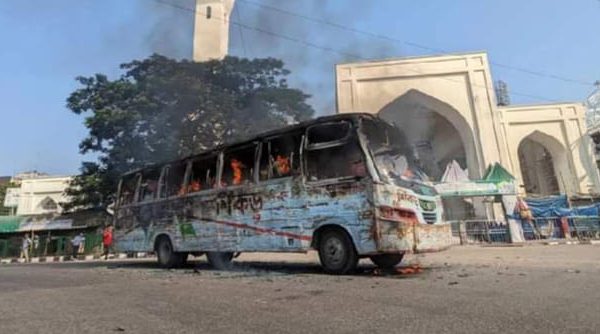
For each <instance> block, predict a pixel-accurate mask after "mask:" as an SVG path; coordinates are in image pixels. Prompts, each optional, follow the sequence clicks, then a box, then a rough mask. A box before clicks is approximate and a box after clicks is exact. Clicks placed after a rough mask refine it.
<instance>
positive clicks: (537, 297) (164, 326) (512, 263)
mask: <svg viewBox="0 0 600 334" xmlns="http://www.w3.org/2000/svg"><path fill="white" fill-rule="evenodd" d="M237 262H238V263H239V265H238V270H236V271H233V272H219V271H214V270H211V269H210V268H209V267H208V266H207V265H206V263H205V261H204V259H203V258H200V259H198V261H195V262H193V263H191V264H190V265H189V266H188V267H186V268H184V269H178V270H162V269H159V268H157V267H156V266H155V265H154V264H153V262H151V261H147V260H142V261H121V262H116V261H108V262H100V261H98V262H86V263H83V262H79V263H49V264H21V265H18V264H13V265H4V266H0V333H78V334H80V333H112V332H124V333H203V332H204V333H288V332H289V333H315V332H321V333H330V332H334V333H335V332H344V333H352V332H360V333H382V332H385V333H446V332H447V333H484V332H488V333H493V332H498V333H516V332H519V333H522V332H529V333H560V332H569V333H578V332H580V333H590V332H599V331H600V315H599V311H600V280H599V279H598V278H599V274H600V246H593V245H565V246H527V247H520V248H482V247H458V248H454V249H451V250H449V251H446V252H443V253H437V254H427V255H422V256H410V257H408V258H407V259H406V261H405V263H412V264H420V265H421V267H422V268H423V272H421V273H417V274H406V275H401V274H384V275H374V273H373V269H374V267H373V266H372V265H370V264H369V263H368V261H364V263H363V262H361V263H362V265H361V270H360V272H359V273H358V274H356V275H353V276H328V275H325V274H323V273H322V272H321V270H320V268H319V266H318V263H317V262H316V255H315V254H312V253H310V254H307V255H279V254H277V255H273V254H251V255H246V254H243V255H242V256H241V257H240V258H238V259H237Z"/></svg>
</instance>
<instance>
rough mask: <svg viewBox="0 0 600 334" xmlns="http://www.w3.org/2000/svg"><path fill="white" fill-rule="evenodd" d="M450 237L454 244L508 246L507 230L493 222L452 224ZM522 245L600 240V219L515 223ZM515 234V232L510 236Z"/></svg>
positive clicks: (536, 220)
mask: <svg viewBox="0 0 600 334" xmlns="http://www.w3.org/2000/svg"><path fill="white" fill-rule="evenodd" d="M451 224H452V235H453V237H454V240H455V242H456V243H460V244H481V243H491V244H494V243H509V242H511V238H510V230H509V226H508V224H507V223H506V222H502V221H493V220H464V221H453V222H451ZM517 224H518V226H519V227H521V231H515V232H517V233H521V232H522V236H523V239H524V240H525V241H536V240H561V239H565V240H566V239H575V240H580V241H585V240H594V239H600V217H568V218H567V217H564V218H561V217H547V218H535V219H533V220H532V221H530V222H527V221H517ZM513 233H514V232H513Z"/></svg>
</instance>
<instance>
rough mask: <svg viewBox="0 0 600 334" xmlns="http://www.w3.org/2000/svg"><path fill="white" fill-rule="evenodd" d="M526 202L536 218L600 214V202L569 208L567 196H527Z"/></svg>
mask: <svg viewBox="0 0 600 334" xmlns="http://www.w3.org/2000/svg"><path fill="white" fill-rule="evenodd" d="M525 202H526V203H527V205H528V206H529V208H530V209H531V213H532V214H533V217H535V218H547V217H573V216H596V217H597V216H599V215H600V203H598V204H593V205H587V206H578V207H574V208H569V202H568V201H567V196H551V197H544V198H526V199H525Z"/></svg>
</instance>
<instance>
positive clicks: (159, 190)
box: [114, 114, 451, 274]
mask: <svg viewBox="0 0 600 334" xmlns="http://www.w3.org/2000/svg"><path fill="white" fill-rule="evenodd" d="M117 198H118V199H117V203H116V208H115V222H114V223H115V228H116V229H115V244H116V247H117V248H118V249H119V250H120V251H122V252H147V251H154V252H156V253H157V255H158V261H159V263H160V264H161V265H163V266H165V267H172V266H177V265H180V264H182V263H183V262H185V260H186V259H187V257H188V254H194V255H200V254H203V253H206V255H207V257H208V260H209V262H211V264H213V265H215V266H217V267H227V265H228V264H229V263H230V261H231V260H232V257H233V254H235V253H239V252H306V251H308V250H311V249H315V250H317V251H318V252H319V257H320V260H321V263H322V265H323V267H324V269H325V271H327V272H329V273H335V274H343V273H347V272H350V271H352V270H353V269H354V268H355V267H356V265H357V261H358V259H359V258H360V257H370V258H371V259H372V260H373V262H375V263H376V264H377V265H379V266H383V267H391V266H394V265H396V264H398V263H399V262H400V261H401V259H402V256H403V255H404V254H405V253H407V252H425V251H439V250H442V249H445V248H447V247H448V246H449V245H450V239H451V232H450V227H449V225H448V224H444V223H443V222H442V206H441V201H440V198H439V196H438V195H437V194H436V192H435V190H434V189H433V188H432V187H431V186H429V185H428V184H427V183H426V182H425V179H424V175H423V174H422V173H421V172H420V169H419V168H418V166H417V164H416V160H415V157H414V156H413V154H412V150H411V148H410V147H409V146H408V145H407V141H406V139H405V138H403V135H402V133H401V132H400V130H399V129H397V128H395V127H393V126H392V125H390V124H388V123H386V122H385V121H383V120H381V119H379V118H377V117H374V116H372V115H369V114H344V115H335V116H328V117H321V118H319V119H316V120H312V121H309V122H306V123H302V124H298V125H293V126H289V127H286V128H283V129H280V130H277V131H273V132H269V133H266V134H264V135H261V136H258V137H255V138H253V139H251V140H248V141H244V142H241V143H237V144H232V145H226V146H222V147H218V148H216V149H213V150H211V151H208V152H205V153H202V154H199V155H195V156H191V157H188V158H185V159H181V160H178V161H172V162H169V163H165V164H160V165H155V166H151V167H148V168H144V169H142V170H137V171H133V172H130V173H128V174H126V175H124V176H123V177H122V180H121V181H120V183H119V189H118V196H117Z"/></svg>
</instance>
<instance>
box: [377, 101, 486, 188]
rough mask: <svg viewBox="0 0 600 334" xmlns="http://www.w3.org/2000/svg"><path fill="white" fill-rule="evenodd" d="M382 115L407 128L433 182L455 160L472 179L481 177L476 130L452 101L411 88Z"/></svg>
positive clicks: (404, 129)
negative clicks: (474, 131)
mask: <svg viewBox="0 0 600 334" xmlns="http://www.w3.org/2000/svg"><path fill="white" fill-rule="evenodd" d="M379 116H380V117H381V118H383V119H385V120H387V121H389V122H391V123H393V124H394V125H396V126H397V127H398V128H400V129H402V130H403V131H404V133H405V134H406V137H407V138H408V139H409V140H410V144H411V145H412V146H413V148H414V149H415V153H416V156H417V158H418V159H419V161H420V163H421V165H422V166H423V169H424V170H425V172H426V173H427V175H429V177H430V178H431V179H432V180H433V181H439V180H440V178H441V177H442V174H443V173H444V170H445V168H446V165H448V163H450V162H451V161H452V160H456V161H457V162H458V163H459V165H460V166H461V167H462V168H463V169H467V170H468V171H469V176H470V177H471V178H472V179H476V178H479V177H481V175H480V169H479V163H478V159H477V151H476V149H475V142H474V138H473V132H472V131H471V128H470V127H469V125H468V124H467V122H466V120H465V119H464V118H463V117H462V115H460V113H459V112H458V111H457V110H456V109H454V108H453V107H452V106H450V105H449V104H447V103H444V102H442V101H440V100H438V99H436V98H434V97H432V96H429V95H427V94H424V93H422V92H420V91H417V90H410V91H408V92H406V93H405V94H404V95H402V96H400V97H398V98H397V99H395V100H394V101H392V102H391V103H389V104H388V105H386V106H385V107H384V108H382V109H381V110H380V111H379Z"/></svg>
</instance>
